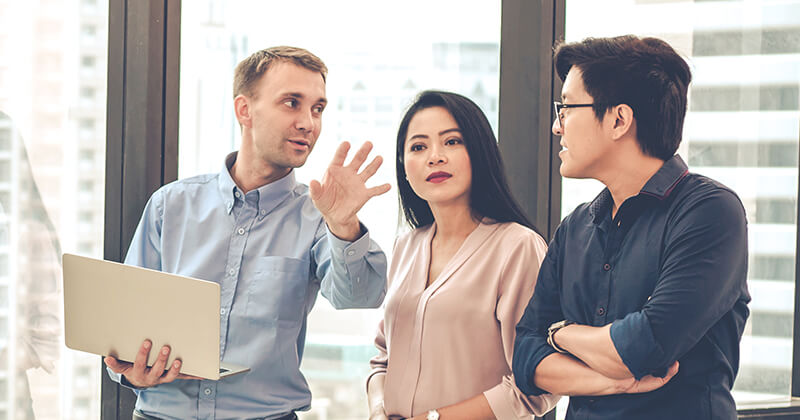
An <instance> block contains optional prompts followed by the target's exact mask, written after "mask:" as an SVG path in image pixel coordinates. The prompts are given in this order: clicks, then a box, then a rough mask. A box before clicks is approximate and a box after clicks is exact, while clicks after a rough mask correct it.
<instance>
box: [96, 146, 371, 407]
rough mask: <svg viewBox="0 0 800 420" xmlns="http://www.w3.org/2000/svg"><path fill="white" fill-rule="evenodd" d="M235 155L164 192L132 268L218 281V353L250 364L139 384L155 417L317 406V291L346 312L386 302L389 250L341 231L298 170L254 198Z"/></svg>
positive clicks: (145, 222)
mask: <svg viewBox="0 0 800 420" xmlns="http://www.w3.org/2000/svg"><path fill="white" fill-rule="evenodd" d="M235 160H236V153H232V154H231V155H229V156H228V157H227V158H226V161H225V166H224V168H223V170H222V171H221V172H219V173H217V174H208V175H201V176H196V177H193V178H188V179H184V180H180V181H175V182H173V183H170V184H168V185H165V186H164V187H162V188H161V189H159V190H158V191H156V192H155V193H154V194H153V196H152V197H151V198H150V201H149V202H148V203H147V206H146V207H145V210H144V214H143V215H142V220H141V221H140V223H139V226H138V228H137V229H136V234H135V235H134V237H133V241H132V242H131V246H130V248H129V250H128V255H127V257H126V258H125V263H126V264H131V265H137V266H141V267H147V268H151V269H155V270H161V271H165V272H169V273H176V274H180V275H184V276H189V277H194V278H199V279H203V280H209V281H213V282H216V283H219V285H220V289H221V291H220V293H221V296H220V306H221V307H220V317H219V322H220V340H219V345H220V357H221V359H222V361H224V362H228V363H232V364H236V365H241V366H247V367H249V368H250V369H251V370H250V372H247V373H244V374H239V375H234V376H231V377H229V378H224V379H221V380H219V381H211V380H202V381H198V380H177V381H175V382H172V383H169V384H164V385H159V386H155V387H152V388H147V389H142V390H135V392H136V394H137V395H138V400H137V402H136V408H137V409H139V410H140V411H142V412H144V413H145V414H150V415H153V416H158V417H160V418H169V419H231V418H236V419H243V418H268V419H270V418H276V417H280V416H282V415H285V414H287V413H289V412H291V411H293V410H304V409H308V407H309V406H310V404H311V392H310V391H309V389H308V384H307V383H306V380H305V378H304V377H303V375H302V373H300V361H301V359H302V357H303V346H304V344H305V336H306V318H307V315H308V313H309V311H310V310H311V307H312V306H314V301H315V300H316V297H317V292H318V291H320V290H321V291H322V295H323V296H325V298H327V299H328V300H329V301H330V302H331V304H332V305H333V306H334V307H336V308H374V307H377V306H379V305H380V304H381V302H382V300H383V296H384V293H385V284H386V256H385V255H384V254H383V252H382V251H381V250H380V248H378V245H377V244H376V243H375V242H373V241H371V240H370V239H369V233H365V234H364V235H363V236H362V237H361V238H360V239H358V240H356V241H355V242H345V241H342V240H339V239H338V238H336V237H335V236H333V235H332V234H331V233H330V232H329V231H328V229H327V226H326V224H325V222H324V220H323V219H322V216H321V215H320V213H319V211H317V209H316V208H315V207H314V205H313V204H312V202H311V198H310V197H309V195H308V187H307V186H305V185H302V184H299V183H297V182H296V181H295V178H294V172H291V173H289V175H287V176H285V177H284V178H282V179H280V180H278V181H275V182H273V183H271V184H268V185H265V186H263V187H261V188H258V189H256V190H252V191H249V192H247V194H244V193H243V192H242V191H241V190H240V189H239V187H237V186H236V184H235V183H234V182H233V179H232V178H231V176H230V173H229V169H230V168H231V167H232V165H233V162H234V161H235ZM179 298H180V297H177V296H176V299H179ZM167 322H168V321H167ZM111 376H112V378H113V379H115V380H117V381H119V380H120V377H119V375H115V374H113V373H111Z"/></svg>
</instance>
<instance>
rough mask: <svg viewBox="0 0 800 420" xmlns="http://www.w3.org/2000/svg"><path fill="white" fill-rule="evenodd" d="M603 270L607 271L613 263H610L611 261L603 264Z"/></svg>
mask: <svg viewBox="0 0 800 420" xmlns="http://www.w3.org/2000/svg"><path fill="white" fill-rule="evenodd" d="M603 270H606V271H608V270H611V264H609V263H605V264H603Z"/></svg>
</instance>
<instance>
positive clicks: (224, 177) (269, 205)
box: [219, 152, 297, 217]
mask: <svg viewBox="0 0 800 420" xmlns="http://www.w3.org/2000/svg"><path fill="white" fill-rule="evenodd" d="M237 155H238V152H232V153H230V154H229V155H228V156H226V157H225V163H224V165H223V166H222V171H221V172H220V176H219V192H220V194H221V195H222V199H223V201H224V203H225V209H226V210H227V212H228V214H230V212H231V211H232V210H233V205H234V202H235V201H236V195H235V194H236V192H237V190H239V189H238V187H237V186H236V183H235V182H234V181H233V177H231V173H230V170H231V168H233V164H234V162H236V157H237ZM296 186H297V181H296V179H295V177H294V170H292V171H291V172H289V174H288V175H286V176H285V177H283V178H281V179H279V180H277V181H273V182H271V183H269V184H267V185H262V186H261V187H258V188H256V189H255V191H257V192H258V209H259V217H264V215H266V214H267V213H269V212H270V211H272V210H273V209H274V208H275V207H277V206H278V204H280V203H281V202H282V201H283V200H285V199H286V197H287V196H288V195H289V194H291V192H292V191H294V188H295V187H296ZM242 200H244V197H242Z"/></svg>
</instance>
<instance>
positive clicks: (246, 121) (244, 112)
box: [233, 95, 253, 128]
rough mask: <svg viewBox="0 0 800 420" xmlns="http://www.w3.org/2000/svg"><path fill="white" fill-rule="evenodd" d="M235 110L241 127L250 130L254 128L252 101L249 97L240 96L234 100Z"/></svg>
mask: <svg viewBox="0 0 800 420" xmlns="http://www.w3.org/2000/svg"><path fill="white" fill-rule="evenodd" d="M233 110H234V112H235V113H236V119H237V120H238V121H239V125H240V126H242V127H248V128H249V127H252V126H253V123H252V118H251V115H250V99H249V98H248V97H246V96H244V95H238V96H236V97H235V98H233Z"/></svg>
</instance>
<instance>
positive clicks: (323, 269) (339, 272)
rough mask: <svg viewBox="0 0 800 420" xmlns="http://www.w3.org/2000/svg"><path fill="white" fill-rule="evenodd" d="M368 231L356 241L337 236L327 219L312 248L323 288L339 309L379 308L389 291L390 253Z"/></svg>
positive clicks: (331, 301)
mask: <svg viewBox="0 0 800 420" xmlns="http://www.w3.org/2000/svg"><path fill="white" fill-rule="evenodd" d="M362 231H363V232H364V234H363V235H362V236H361V237H360V238H358V239H356V240H355V241H353V242H348V241H343V240H341V239H339V238H337V237H336V236H334V235H333V234H332V233H331V232H330V231H329V230H328V228H327V226H326V225H325V222H324V221H323V222H322V223H321V224H320V229H319V230H318V232H317V238H318V239H317V241H316V244H315V245H314V247H313V248H312V254H313V256H314V260H315V262H316V267H317V268H316V277H317V278H318V279H320V282H321V284H320V291H321V293H322V295H323V296H325V298H326V299H328V301H329V302H330V303H331V305H333V307H334V308H337V309H345V308H377V307H378V306H380V304H381V303H382V302H383V297H384V295H385V294H386V255H384V253H383V251H381V249H380V247H378V244H376V243H375V242H374V241H372V240H371V239H370V237H369V231H367V229H366V227H364V226H363V225H362Z"/></svg>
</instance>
